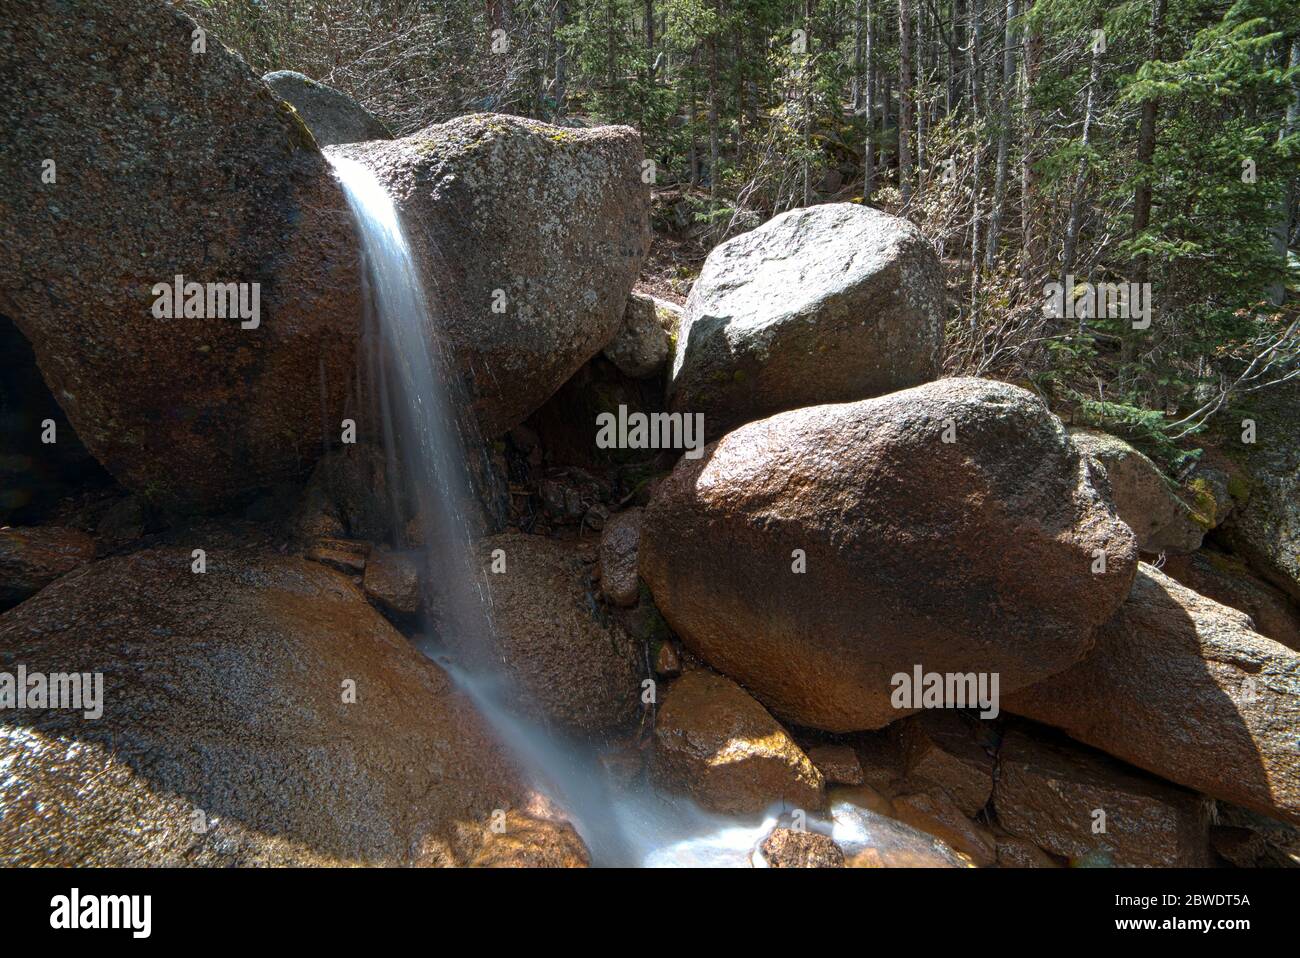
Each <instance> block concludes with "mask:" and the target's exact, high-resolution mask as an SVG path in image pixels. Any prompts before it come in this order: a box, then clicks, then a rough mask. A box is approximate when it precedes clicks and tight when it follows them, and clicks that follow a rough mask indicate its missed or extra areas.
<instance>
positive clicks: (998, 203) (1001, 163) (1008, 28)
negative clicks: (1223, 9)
mask: <svg viewBox="0 0 1300 958" xmlns="http://www.w3.org/2000/svg"><path fill="white" fill-rule="evenodd" d="M1158 2H1163V0H1158ZM1015 19H1016V0H1007V13H1006V25H1005V26H1004V27H1003V30H1002V36H1003V45H1002V115H1001V116H1000V117H999V118H998V168H997V173H996V175H995V179H994V183H993V209H992V210H991V211H990V213H989V237H988V241H987V242H986V243H985V244H984V265H985V266H986V267H987V268H988V269H990V270H991V269H993V267H995V266H996V265H997V261H998V248H999V247H1000V246H1001V243H1002V216H1003V212H1004V210H1005V208H1006V201H1007V152H1008V146H1009V145H1010V141H1011V97H1012V95H1013V93H1014V90H1015V80H1016V47H1015V29H1016V28H1015Z"/></svg>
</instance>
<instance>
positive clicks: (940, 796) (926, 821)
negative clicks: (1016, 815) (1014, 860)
mask: <svg viewBox="0 0 1300 958" xmlns="http://www.w3.org/2000/svg"><path fill="white" fill-rule="evenodd" d="M893 804H894V816H895V817H896V818H898V820H899V821H902V822H906V823H907V824H908V825H911V826H912V827H913V828H916V829H920V830H921V831H923V832H927V833H928V834H931V835H933V836H934V837H935V838H938V839H939V840H940V841H942V842H944V843H945V844H946V845H948V846H949V847H951V848H954V849H956V850H957V851H959V852H961V853H962V854H963V855H967V856H969V858H970V860H971V861H973V862H974V863H975V864H976V865H978V866H979V867H981V868H985V867H987V866H989V865H993V864H995V863H996V862H997V843H996V841H995V840H994V838H993V835H992V834H991V833H990V832H989V831H988V829H986V828H983V827H981V826H980V825H977V824H976V823H975V822H972V821H971V820H970V819H969V818H967V817H966V816H965V815H964V814H963V813H962V810H961V809H960V808H958V807H957V805H956V803H955V802H953V800H952V799H951V798H949V797H948V795H947V794H946V793H945V792H943V791H940V790H937V789H936V790H935V791H934V792H931V793H927V792H913V793H912V794H910V795H899V796H897V797H895V799H894V803H893Z"/></svg>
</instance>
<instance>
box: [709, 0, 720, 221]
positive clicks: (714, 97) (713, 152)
mask: <svg viewBox="0 0 1300 958" xmlns="http://www.w3.org/2000/svg"><path fill="white" fill-rule="evenodd" d="M715 9H716V6H715ZM708 44H709V196H711V197H716V196H717V195H718V155H719V153H718V92H719V91H718V38H717V36H716V35H715V34H710V35H709V40H708Z"/></svg>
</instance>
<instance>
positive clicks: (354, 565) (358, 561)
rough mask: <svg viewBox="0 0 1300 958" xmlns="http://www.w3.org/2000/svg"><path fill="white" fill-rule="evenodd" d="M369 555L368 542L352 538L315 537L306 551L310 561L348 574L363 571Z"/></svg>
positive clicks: (357, 573) (356, 573)
mask: <svg viewBox="0 0 1300 958" xmlns="http://www.w3.org/2000/svg"><path fill="white" fill-rule="evenodd" d="M369 555H370V543H369V542H357V541H355V540H353V539H317V540H316V541H315V542H313V543H312V544H311V546H310V547H308V549H307V553H306V556H307V558H308V559H310V560H311V561H312V562H319V563H320V564H321V565H327V566H329V567H330V568H331V569H337V570H338V571H339V572H345V573H347V574H348V575H360V574H361V573H362V572H364V571H365V569H366V560H367V558H368V557H369Z"/></svg>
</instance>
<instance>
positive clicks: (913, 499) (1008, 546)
mask: <svg viewBox="0 0 1300 958" xmlns="http://www.w3.org/2000/svg"><path fill="white" fill-rule="evenodd" d="M948 440H951V441H948ZM1136 562H1137V555H1136V548H1135V544H1134V540H1133V533H1132V532H1131V531H1130V530H1129V528H1128V526H1126V525H1125V524H1124V523H1123V522H1121V521H1120V520H1119V519H1118V518H1117V517H1116V516H1115V514H1114V513H1113V512H1112V511H1111V508H1110V505H1109V503H1108V502H1107V501H1106V500H1105V499H1104V498H1103V497H1102V495H1101V493H1100V492H1099V490H1098V488H1097V487H1096V485H1094V477H1093V476H1092V474H1091V473H1090V471H1089V466H1088V463H1087V461H1086V460H1085V459H1084V457H1082V456H1081V455H1080V454H1079V452H1078V450H1077V448H1076V447H1075V445H1074V444H1073V443H1072V442H1071V441H1070V438H1069V436H1068V435H1067V434H1066V431H1065V429H1064V427H1063V426H1062V425H1061V423H1060V421H1059V420H1058V419H1057V418H1056V417H1055V416H1053V415H1052V414H1051V413H1050V412H1048V410H1047V408H1046V407H1045V406H1044V405H1043V403H1042V402H1041V401H1040V400H1039V399H1037V398H1036V397H1035V396H1033V395H1032V394H1031V393H1029V392H1027V391H1025V390H1023V389H1019V388H1017V387H1015V386H1009V385H1006V384H1004V383H997V382H991V381H986V380H979V379H950V380H943V381H941V382H936V383H930V384H928V385H925V386H919V387H916V388H914V389H909V390H904V391H902V392H897V393H893V394H891V395H888V396H883V397H880V398H878V399H869V400H864V401H862V402H857V403H846V404H842V405H830V406H815V407H810V408H806V409H800V410H796V411H794V412H788V413H782V414H780V415H777V416H773V417H771V418H770V419H766V420H763V421H761V422H756V423H750V424H749V425H747V426H743V427H741V428H740V429H737V430H736V431H734V432H732V433H729V434H728V435H727V436H726V437H724V438H723V439H721V440H720V441H718V442H717V443H715V444H713V445H711V446H709V447H707V448H706V450H705V452H704V456H703V457H702V458H701V459H698V460H690V459H683V460H682V461H681V462H680V463H679V464H678V466H677V468H676V469H675V470H674V472H673V473H672V475H671V476H669V477H668V478H667V479H666V480H664V482H663V483H662V484H661V485H660V486H659V487H658V488H657V489H656V491H655V493H654V496H653V498H652V499H651V500H650V503H649V505H648V507H647V508H646V512H645V518H644V523H643V528H642V534H641V547H640V566H641V576H642V578H643V579H645V581H646V583H647V584H648V585H649V587H650V590H651V592H652V593H653V595H654V599H655V603H656V605H657V606H658V607H659V609H660V610H661V611H662V613H663V615H664V617H665V618H666V619H667V620H668V623H669V624H670V625H671V626H672V628H673V629H674V631H676V632H677V633H678V635H680V636H681V638H682V640H683V641H684V642H685V643H686V644H687V645H688V646H689V647H690V648H691V649H692V650H693V651H694V652H696V653H697V654H699V655H700V656H702V657H703V658H705V659H706V660H707V661H708V662H709V663H710V664H712V665H713V666H714V667H715V668H717V669H719V670H720V671H722V672H724V673H725V674H727V675H729V676H731V677H732V678H735V679H736V680H737V681H739V682H741V683H742V684H743V685H744V686H745V687H746V688H747V689H749V690H750V691H751V692H752V693H753V694H754V695H755V696H756V697H757V698H758V699H759V700H760V701H761V702H763V704H764V705H766V706H767V707H768V708H769V709H771V710H772V711H773V713H774V714H776V715H777V717H778V718H782V719H785V720H789V721H792V722H795V723H797V724H800V725H807V726H812V727H815V728H821V729H826V730H828V731H835V732H846V731H853V730H861V729H871V728H880V727H882V726H884V725H886V724H888V723H890V722H892V721H894V720H895V719H898V718H901V717H903V716H904V715H907V714H910V713H911V712H914V711H916V708H915V707H913V702H912V701H911V700H910V699H907V700H906V701H904V702H903V703H901V704H900V705H899V706H898V707H896V705H895V704H894V702H893V701H891V699H892V698H893V696H894V694H895V692H896V691H899V690H900V686H899V685H897V684H896V683H894V682H893V681H892V680H893V677H894V676H896V675H898V674H903V675H905V676H907V677H908V678H909V679H910V678H911V676H912V675H913V673H914V670H915V669H916V668H918V667H919V668H921V669H923V671H924V673H953V674H958V673H961V674H967V673H969V674H971V676H972V677H973V678H977V677H978V676H977V675H976V674H977V673H978V674H981V675H984V676H986V677H988V678H989V680H990V681H991V677H990V673H994V674H996V675H997V677H998V681H999V683H1000V691H1001V694H1003V695H1005V694H1006V693H1007V692H1009V691H1014V690H1016V689H1020V688H1024V687H1026V686H1029V685H1031V684H1033V683H1034V682H1037V681H1040V680H1041V679H1044V678H1046V677H1048V676H1049V675H1052V674H1054V673H1056V672H1060V671H1062V670H1063V669H1065V668H1067V667H1069V666H1070V665H1073V664H1074V663H1075V662H1077V661H1079V660H1080V659H1081V658H1083V656H1084V655H1085V654H1086V653H1087V652H1088V650H1089V649H1091V647H1092V642H1093V638H1092V633H1093V630H1094V629H1095V628H1096V627H1097V626H1098V625H1100V624H1101V623H1102V622H1104V621H1106V620H1107V619H1108V618H1109V617H1110V615H1111V614H1112V613H1113V612H1114V610H1115V609H1116V608H1117V607H1118V606H1119V604H1120V602H1121V601H1122V600H1123V598H1124V596H1125V595H1126V594H1127V593H1128V590H1129V587H1130V585H1131V584H1132V581H1133V576H1134V574H1135V571H1136ZM916 691H917V694H918V695H919V690H916ZM970 704H973V703H970Z"/></svg>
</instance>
